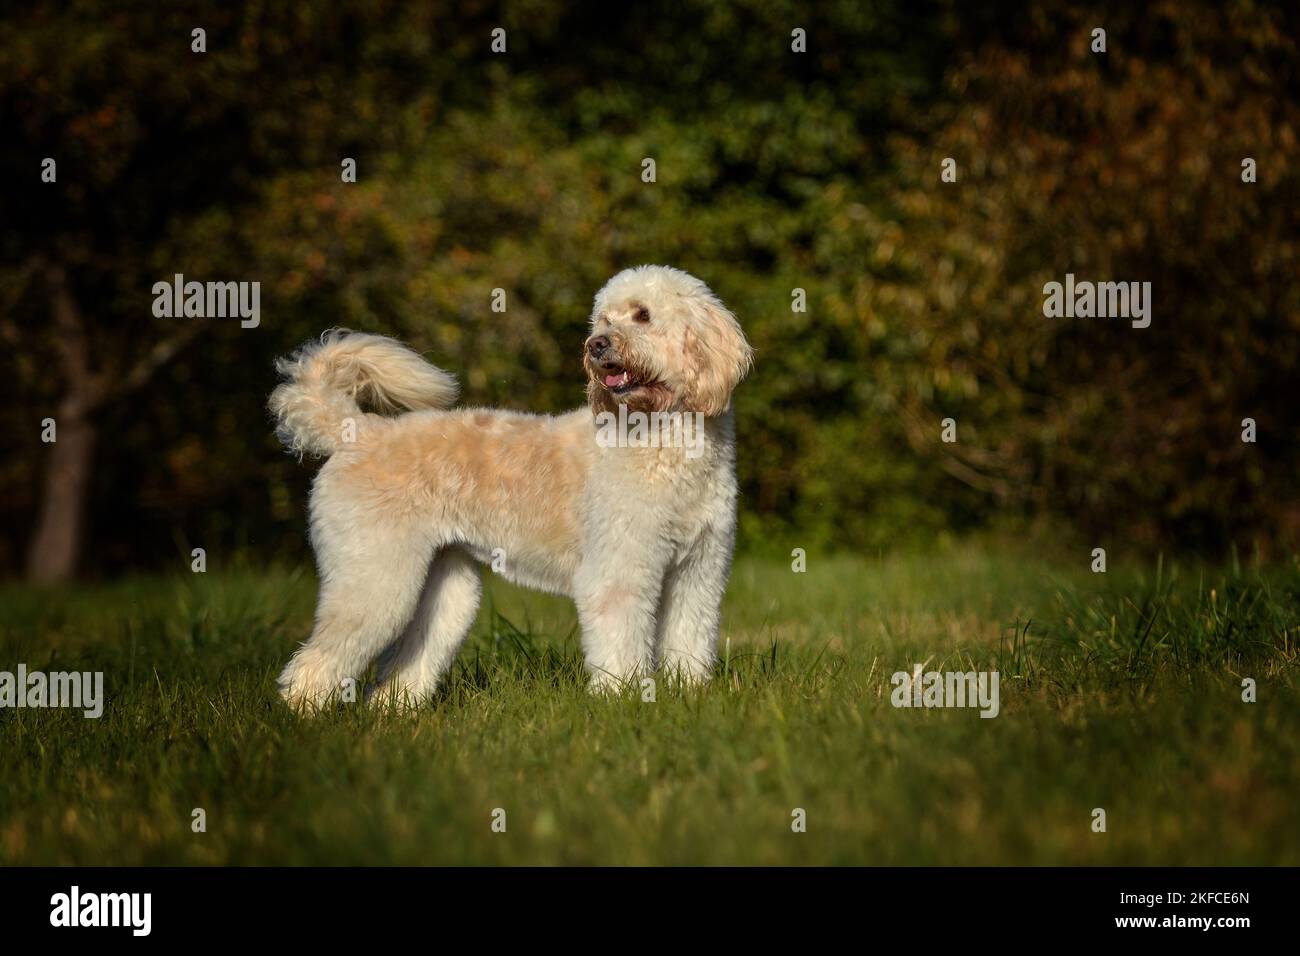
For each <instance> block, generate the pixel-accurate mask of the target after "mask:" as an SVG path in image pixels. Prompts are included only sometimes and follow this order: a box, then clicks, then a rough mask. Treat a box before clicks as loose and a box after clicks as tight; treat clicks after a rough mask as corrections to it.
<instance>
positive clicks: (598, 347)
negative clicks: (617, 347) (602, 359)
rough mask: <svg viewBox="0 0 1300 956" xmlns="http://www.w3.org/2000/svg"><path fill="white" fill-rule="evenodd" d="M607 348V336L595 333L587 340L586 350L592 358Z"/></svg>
mask: <svg viewBox="0 0 1300 956" xmlns="http://www.w3.org/2000/svg"><path fill="white" fill-rule="evenodd" d="M607 348H609V336H606V335H597V336H596V337H595V338H590V339H588V340H587V351H588V352H589V353H591V357H592V358H598V357H599V356H600V353H601V352H603V351H605V349H607Z"/></svg>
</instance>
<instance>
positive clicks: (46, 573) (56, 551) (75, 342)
mask: <svg viewBox="0 0 1300 956" xmlns="http://www.w3.org/2000/svg"><path fill="white" fill-rule="evenodd" d="M45 278H46V283H47V285H48V288H49V294H50V311H51V314H52V318H53V320H54V321H53V326H54V334H55V342H56V347H57V349H58V354H59V360H60V361H59V364H60V365H61V367H62V370H63V377H64V387H65V391H64V395H63V400H62V401H60V402H59V407H58V410H57V412H56V414H55V419H54V428H55V434H54V441H53V442H52V443H51V444H50V446H49V458H48V460H47V462H46V465H45V480H44V482H43V484H42V488H41V503H40V508H39V510H38V512H37V517H36V530H35V531H34V532H33V534H32V540H31V546H30V548H29V549H28V552H27V577H28V578H29V579H30V580H32V581H36V582H40V583H52V582H57V581H65V580H67V579H68V578H70V577H72V575H73V574H74V573H76V570H77V561H78V559H79V558H80V557H81V546H82V537H83V534H84V531H85V521H86V498H87V495H88V492H89V489H90V476H91V468H92V467H93V462H94V455H95V425H94V421H93V419H92V415H93V414H94V410H95V407H96V405H97V404H98V400H99V394H98V393H99V391H100V388H101V383H100V381H99V380H98V379H97V378H96V376H95V375H94V373H93V372H92V371H91V368H90V345H89V343H88V342H87V340H86V330H85V326H84V325H83V324H82V320H81V312H80V310H79V309H78V308H77V303H76V300H75V299H74V298H73V296H72V292H71V290H70V289H69V288H68V282H67V276H66V274H65V273H64V270H63V267H62V266H60V265H48V266H46V268H45Z"/></svg>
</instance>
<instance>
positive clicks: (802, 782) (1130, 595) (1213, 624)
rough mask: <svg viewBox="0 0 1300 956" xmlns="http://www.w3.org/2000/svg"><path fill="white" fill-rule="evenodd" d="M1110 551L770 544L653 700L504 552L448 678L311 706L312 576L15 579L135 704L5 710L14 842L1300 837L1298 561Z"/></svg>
mask: <svg viewBox="0 0 1300 956" xmlns="http://www.w3.org/2000/svg"><path fill="white" fill-rule="evenodd" d="M1089 560H1090V559H1089V558H1088V557H1086V556H1085V557H1084V558H1082V559H1080V560H1079V562H1078V563H1077V566H1074V567H1067V566H1065V565H1063V564H1060V563H1053V562H1047V563H1044V562H1043V561H1041V560H1039V559H1036V558H1033V557H1031V556H1028V555H1026V554H1025V553H1023V552H1019V551H1017V550H1015V549H1011V550H1006V549H1002V548H998V547H994V546H979V545H965V546H961V547H956V548H952V549H947V550H944V551H941V552H936V553H933V554H927V555H915V556H909V555H897V556H893V557H885V558H880V559H871V560H868V559H859V558H848V557H840V558H828V557H820V556H818V555H816V554H813V555H811V556H810V559H809V567H808V571H807V572H806V573H804V574H794V573H792V572H791V570H790V568H789V566H788V565H786V564H780V563H765V562H761V561H756V560H745V559H743V558H742V559H741V560H740V561H739V562H738V564H737V567H736V571H735V573H734V575H733V579H732V585H731V588H730V591H729V593H728V596H727V608H726V615H725V627H724V634H725V636H726V639H727V645H726V646H725V648H723V649H722V655H723V660H722V662H721V663H720V666H719V669H718V673H717V677H716V678H715V680H714V682H713V683H712V684H711V685H710V686H709V687H708V688H707V689H705V690H703V691H698V692H678V691H676V690H674V689H672V688H671V687H668V686H663V685H661V686H660V687H659V688H658V690H657V700H656V701H655V702H653V703H648V702H642V700H641V695H640V693H639V692H636V691H632V692H629V693H628V694H627V695H625V696H624V697H623V698H616V699H599V698H593V697H592V696H590V695H588V694H587V693H586V692H585V690H584V687H583V680H582V671H581V657H580V654H579V650H578V642H577V629H576V622H575V617H574V613H573V611H572V608H571V606H570V605H568V604H567V603H566V602H563V601H560V600H558V599H553V598H548V597H544V596H539V595H533V594H528V593H525V592H522V591H519V590H517V589H514V588H512V587H510V586H508V585H505V584H502V583H501V582H500V581H497V580H492V581H490V584H489V589H488V598H487V600H486V601H485V605H484V609H483V612H482V613H481V614H480V618H479V621H478V623H477V624H476V626H475V631H474V635H473V637H472V639H471V642H470V644H469V645H468V646H467V648H466V649H465V650H464V651H463V652H462V654H461V657H460V659H459V661H458V664H457V667H456V670H455V673H454V675H453V678H452V680H451V681H450V683H449V686H448V688H447V690H446V693H445V694H444V695H443V696H442V697H441V698H440V699H439V700H438V702H437V703H436V704H435V705H434V706H431V707H428V708H426V709H424V710H423V711H421V712H419V713H415V714H399V715H394V714H385V713H383V712H381V711H378V710H373V709H372V710H367V709H365V708H363V707H357V706H354V707H349V708H344V709H341V710H340V711H338V712H336V713H330V714H328V715H325V716H323V717H320V718H318V719H315V720H302V719H298V718H295V717H294V716H292V715H290V714H289V713H288V712H287V711H286V710H285V709H284V708H283V707H282V706H281V705H280V703H279V701H278V698H277V697H276V696H275V694H274V676H275V674H276V673H277V671H278V669H279V668H280V667H281V666H282V665H283V663H284V661H285V659H286V658H287V656H288V654H289V653H290V651H291V650H292V648H293V646H294V645H295V644H296V642H298V641H300V640H302V639H303V638H305V637H306V635H307V633H308V630H309V627H310V620H311V611H312V605H313V600H314V596H315V595H314V582H313V580H312V578H311V576H310V575H309V574H307V573H304V572H301V571H288V570H283V569H282V570H265V569H256V570H254V569H249V570H243V571H230V572H227V573H208V574H205V575H192V576H186V577H184V578H170V579H162V578H132V579H129V580H124V581H121V582H118V583H115V584H110V585H104V586H90V587H84V588H77V589H73V590H70V591H67V592H53V593H52V592H41V591H33V590H28V589H23V588H19V587H10V588H7V589H5V590H4V591H3V593H0V603H2V606H3V610H2V611H0V670H10V671H12V670H14V669H16V665H17V663H18V662H20V661H21V662H23V663H25V664H27V666H28V668H29V669H32V670H38V669H39V670H60V669H77V670H102V671H104V672H105V684H106V690H107V694H108V698H109V700H108V705H107V707H106V710H105V713H104V715H103V717H102V718H101V719H99V720H86V719H84V718H82V717H81V716H80V712H72V711H67V710H30V709H25V710H3V711H0V863H5V864H73V863H75V864H272V863H276V864H306V863H324V864H350V863H358V864H504V863H524V864H539V863H583V864H585V863H604V864H693V863H708V864H715V863H716V864H771V863H793V864H859V863H864V864H1061V863H1067V864H1083V865H1093V864H1121V865H1123V864H1226V865H1236V864H1289V865H1296V864H1298V863H1300V801H1297V800H1296V793H1297V792H1300V706H1297V705H1300V694H1298V693H1297V680H1296V675H1297V668H1296V663H1297V639H1298V638H1300V600H1297V598H1298V597H1300V568H1298V567H1297V564H1296V563H1295V562H1291V563H1286V564H1279V565H1274V566H1268V567H1263V568H1249V569H1241V568H1237V567H1232V566H1230V567H1226V568H1222V569H1209V568H1206V569H1201V568H1190V567H1174V566H1171V565H1168V564H1166V565H1165V566H1163V567H1162V566H1160V565H1153V566H1151V567H1149V568H1115V567H1112V569H1111V571H1110V573H1108V574H1105V575H1094V574H1092V573H1090V572H1089V570H1088V562H1089ZM917 662H922V663H925V666H926V669H928V670H971V669H973V670H997V671H998V672H999V674H1000V675H1001V711H1000V714H999V715H998V716H997V717H996V718H995V719H981V718H980V717H979V716H978V715H977V713H976V712H974V711H972V710H955V709H947V710H933V709H931V710H923V709H922V710H917V709H898V708H895V707H893V706H891V703H890V692H891V690H892V688H891V685H890V675H891V674H892V673H893V672H895V671H900V670H908V671H910V669H911V667H912V665H913V664H914V663H917ZM1244 677H1250V678H1253V679H1254V680H1255V681H1257V685H1258V690H1257V693H1258V702H1256V703H1244V702H1243V701H1242V679H1243V678H1244ZM1098 807H1100V808H1103V809H1104V810H1105V811H1106V823H1107V829H1106V832H1105V833H1095V832H1093V829H1092V823H1093V809H1094V808H1098ZM195 808H202V809H203V810H204V811H205V812H206V824H207V829H206V832H202V833H195V832H193V830H192V827H191V821H192V812H193V810H194V809H195ZM496 808H502V809H504V810H505V812H506V832H505V833H494V832H493V830H492V827H491V824H492V814H493V811H494V809H496ZM795 808H802V809H803V810H805V811H806V814H807V832H805V833H794V832H792V830H791V820H792V811H793V810H794V809H795Z"/></svg>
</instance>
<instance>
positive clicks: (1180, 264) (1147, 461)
mask: <svg viewBox="0 0 1300 956" xmlns="http://www.w3.org/2000/svg"><path fill="white" fill-rule="evenodd" d="M618 6H619V5H616V4H608V3H574V4H561V3H554V2H547V0H522V2H506V3H502V4H490V3H477V2H465V3H458V4H455V5H452V4H447V3H412V4H405V3H396V2H346V0H345V2H334V3H330V4H302V5H291V4H262V3H249V4H241V3H230V4H223V5H216V4H209V5H192V4H187V3H168V4H166V5H144V4H138V5H137V4H125V5H124V4H121V3H120V2H112V3H110V2H82V3H67V4H62V3H61V4H55V3H46V2H36V3H31V4H25V5H22V6H21V9H20V8H19V5H11V6H9V7H7V8H6V10H5V12H4V13H3V14H0V24H2V27H0V32H2V33H3V35H4V37H5V40H4V43H3V45H2V46H0V129H3V130H4V139H5V144H4V148H3V154H2V160H0V161H2V163H3V166H2V169H3V182H4V187H5V188H4V190H3V192H2V194H0V195H2V198H0V223H2V224H3V228H2V229H0V250H2V256H0V344H2V345H3V347H2V348H0V381H3V383H4V401H3V402H0V441H2V442H3V459H2V462H3V463H2V465H0V529H3V530H2V532H0V535H2V536H0V575H3V576H6V577H11V578H16V577H24V576H25V577H29V578H32V579H36V580H45V581H57V580H62V579H67V578H70V577H72V576H74V575H81V576H86V577H106V576H112V575H118V574H121V573H124V572H127V571H131V570H137V569H160V568H172V569H175V568H177V567H188V562H189V551H190V548H192V547H203V548H205V549H206V550H207V553H208V561H209V566H210V567H212V566H214V565H217V564H222V563H228V562H229V561H231V560H233V559H234V558H235V557H236V556H238V557H239V558H240V559H241V560H242V559H246V560H251V561H277V560H306V559H307V549H306V542H305V540H304V530H305V519H304V514H305V503H306V493H307V489H308V486H309V482H310V478H311V475H312V472H313V469H312V468H311V467H309V466H308V467H304V466H300V465H299V464H298V463H297V462H296V461H295V460H294V459H293V458H291V457H290V456H289V455H287V454H285V453H284V452H283V450H282V449H281V448H280V446H279V445H278V444H277V443H276V441H275V439H274V436H273V435H272V430H271V427H270V423H269V420H268V417H267V414H266V412H265V400H266V396H267V394H268V393H269V392H270V390H271V388H272V387H273V386H274V384H275V376H274V372H273V368H272V362H273V360H274V358H275V357H276V356H277V355H280V354H283V353H285V352H287V351H289V350H291V349H292V348H294V347H295V346H296V345H298V344H299V343H300V342H302V341H303V340H305V339H307V338H309V337H311V336H314V335H318V334H319V333H320V332H321V331H322V330H324V329H326V328H329V327H332V326H338V325H342V326H347V327H352V328H358V329H366V330H371V331H378V332H383V333H387V334H392V335H396V336H398V337H401V338H403V339H405V340H407V341H409V342H411V343H412V344H413V345H414V346H415V347H416V348H418V349H420V350H422V351H425V352H426V353H427V354H428V356H429V358H430V359H431V360H433V361H435V362H436V363H437V364H439V365H441V366H443V367H445V368H446V369H448V370H449V371H451V372H452V373H453V374H455V375H456V376H457V378H458V379H459V380H460V381H461V383H462V387H463V395H464V398H465V399H466V400H467V401H469V402H472V403H481V404H490V405H500V406H507V407H512V408H518V409H528V410H535V411H560V410H564V409H568V408H571V407H575V406H576V405H578V404H580V403H581V402H582V393H583V389H582V375H581V371H580V362H579V355H580V346H581V342H582V339H583V335H584V326H585V320H586V317H587V311H588V308H589V305H590V301H591V297H592V295H593V294H594V292H595V291H596V290H597V288H599V286H600V285H601V284H602V283H603V282H604V281H605V280H606V279H607V278H608V277H609V276H610V275H611V274H612V273H614V272H615V271H617V270H618V269H621V268H623V267H626V266H629V265H634V264H639V263H643V262H657V263H668V264H673V265H677V266H680V267H682V268H685V269H687V270H689V271H691V272H693V273H695V274H697V275H699V276H700V277H701V278H702V279H704V280H705V281H706V282H708V283H709V284H710V285H711V286H712V287H713V288H714V289H715V290H716V291H717V292H718V294H719V295H720V296H721V297H722V298H723V299H724V301H726V302H727V303H728V304H729V305H730V306H731V307H732V308H733V310H734V311H735V312H736V313H737V315H738V316H739V317H740V319H741V321H742V322H743V323H744V325H745V327H746V329H747V331H748V334H749V336H750V339H751V341H752V343H753V344H754V345H755V347H756V348H757V350H758V354H757V364H756V367H755V372H754V374H753V376H752V377H751V379H750V380H748V381H747V382H746V383H745V384H744V385H743V386H742V388H741V389H740V391H739V392H738V394H737V413H738V416H739V429H740V432H741V435H742V442H741V446H740V449H741V450H740V460H739V468H740V474H741V480H742V488H743V501H742V506H741V507H742V540H741V542H740V547H741V548H742V549H749V550H751V551H755V552H763V551H771V552H776V551H778V550H783V551H785V552H786V553H787V554H788V549H789V548H790V547H792V546H801V547H805V548H821V549H829V550H841V551H872V552H875V551H878V550H881V549H887V548H898V547H908V546H912V545H916V544H923V543H926V542H932V541H934V540H935V539H937V538H949V537H958V536H963V535H970V534H979V533H984V532H989V531H993V532H997V533H1010V534H1016V535H1021V536H1025V537H1037V538H1042V539H1051V540H1054V541H1061V540H1068V539H1074V538H1078V539H1079V540H1084V541H1092V542H1096V541H1103V540H1104V541H1108V542H1114V541H1122V542H1123V545H1124V546H1125V547H1126V548H1128V549H1130V550H1141V551H1148V552H1156V551H1163V552H1170V551H1173V552H1179V553H1183V552H1189V553H1202V554H1208V555H1218V554H1222V553H1224V552H1225V551H1226V550H1227V549H1228V548H1230V547H1233V546H1236V547H1238V548H1247V549H1251V550H1253V551H1256V552H1259V553H1263V554H1266V555H1277V554H1282V553H1285V552H1286V551H1287V549H1289V548H1292V547H1294V545H1295V543H1296V541H1297V538H1300V499H1297V496H1296V485H1297V466H1298V465H1300V451H1298V449H1300V443H1298V442H1300V400H1298V397H1300V388H1297V379H1296V373H1297V360H1298V358H1300V336H1298V335H1297V333H1300V268H1298V266H1300V247H1298V245H1297V244H1298V243H1300V203H1298V202H1297V199H1298V198H1300V195H1298V192H1300V190H1298V184H1300V165H1298V162H1297V161H1298V160H1300V156H1298V155H1297V131H1298V130H1300V75H1298V69H1300V56H1297V48H1296V46H1297V37H1300V8H1297V6H1296V5H1295V4H1294V3H1288V4H1278V5H1276V6H1274V5H1268V4H1260V3H1251V2H1244V0H1234V2H1226V3H1215V4H1206V5H1200V4H1185V3H1178V4H1175V3H1159V2H1157V3H1151V4H1139V5H1135V4H1128V3H1110V4H1087V3H1083V4H1078V3H1075V4H1066V3H1054V2H1042V3H1024V4H999V5H995V8H994V9H980V8H982V7H984V6H985V5H982V4H965V3H959V2H928V3H927V2H917V0H898V2H893V0H862V2H824V3H786V2H758V0H754V2H740V3H727V4H719V3H712V2H703V0H701V2H686V3H677V4H671V5H668V4H664V5H655V7H656V8H655V9H650V8H648V7H647V8H644V9H640V10H637V11H630V10H621V9H617V8H618ZM497 27H502V28H504V29H505V30H506V31H507V33H506V38H507V39H506V42H507V52H506V53H505V54H493V53H492V52H491V49H490V44H491V34H492V31H493V29H495V28H497ZM1096 27H1102V28H1104V29H1105V30H1106V42H1107V52H1106V53H1105V54H1096V53H1093V52H1091V50H1090V48H1089V47H1090V42H1091V32H1092V30H1093V29H1094V28H1096ZM195 28H203V29H204V30H205V31H206V47H207V52H206V53H201V54H200V53H195V52H192V51H191V43H192V39H191V31H192V30H194V29H195ZM796 28H800V29H803V30H805V31H806V34H807V52H806V53H795V52H792V50H791V43H792V36H791V32H792V30H794V29H796ZM45 157H52V158H54V159H56V161H57V182H56V183H42V182H41V178H40V176H41V164H42V160H43V159H44V158H45ZM345 157H351V158H354V159H355V160H356V163H357V174H358V181H357V182H356V183H355V184H345V183H343V182H341V178H340V171H341V169H340V163H341V162H342V160H343V159H344V158H345ZM647 157H649V158H653V159H654V160H655V162H656V173H657V181H656V182H655V183H652V184H650V183H645V182H643V181H642V178H641V171H642V160H643V159H645V158H647ZM946 157H952V158H954V159H955V160H956V163H957V173H958V181H957V182H956V183H943V182H941V180H940V172H941V163H942V162H943V160H944V159H945V158H946ZM1247 157H1250V158H1253V159H1254V160H1255V161H1256V163H1257V169H1258V173H1257V182H1254V183H1244V182H1243V181H1242V175H1241V173H1242V161H1243V159H1244V158H1247ZM1067 272H1073V273H1074V274H1075V275H1076V276H1077V277H1079V278H1080V279H1091V280H1117V281H1119V280H1123V281H1149V282H1151V283H1152V286H1153V302H1154V306H1153V312H1152V322H1151V326H1150V328H1148V329H1145V330H1138V329H1132V328H1130V327H1129V323H1128V322H1127V321H1122V320H1116V319H1098V318H1092V319H1046V318H1044V317H1043V314H1042V302H1043V297H1042V287H1043V284H1044V283H1045V282H1048V281H1052V280H1056V281H1061V280H1062V279H1063V277H1064V275H1065V273H1067ZM175 273H183V274H184V275H185V277H186V279H187V280H192V279H197V280H200V281H209V280H211V281H249V282H251V281H258V282H260V283H261V323H260V326H259V327H258V328H255V329H243V328H241V327H240V323H239V320H238V319H208V320H200V319H184V318H180V319H161V318H155V317H154V315H153V312H152V306H153V299H154V296H153V293H152V286H153V284H154V283H155V282H158V281H160V280H164V281H170V279H171V277H172V276H173V275H174V274H175ZM496 288H501V289H504V290H505V292H506V296H507V303H508V309H507V311H506V312H505V313H494V312H493V311H492V310H491V302H492V290H493V289H496ZM795 289H803V290H805V292H806V301H807V309H806V311H804V312H797V311H793V310H792V302H793V298H792V291H793V290H795ZM1247 417H1249V418H1253V419H1255V421H1256V422H1257V429H1258V441H1257V443H1255V444H1247V443H1243V441H1242V440H1241V432H1242V427H1241V422H1242V419H1243V418H1247ZM45 418H54V419H55V420H56V421H57V428H58V432H57V435H58V441H57V442H56V443H54V444H45V443H43V442H42V441H41V432H42V425H41V422H42V420H43V419H45ZM945 418H953V419H955V420H956V422H957V428H958V438H959V440H958V441H957V442H956V443H951V444H949V443H944V442H941V441H940V432H941V427H942V426H941V422H942V420H943V419H945Z"/></svg>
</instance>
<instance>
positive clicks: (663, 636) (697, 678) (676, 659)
mask: <svg viewBox="0 0 1300 956" xmlns="http://www.w3.org/2000/svg"><path fill="white" fill-rule="evenodd" d="M734 537H735V535H734V531H733V530H732V528H731V527H730V526H728V527H726V528H724V529H720V530H717V531H715V532H712V533H710V534H707V535H705V536H704V537H703V538H701V540H700V542H699V543H698V544H697V545H696V547H695V549H694V550H693V551H691V552H690V553H689V554H688V555H686V556H685V557H684V558H683V559H682V560H681V561H679V562H678V563H676V564H674V565H673V567H672V568H671V569H670V570H669V572H668V576H667V578H666V579H665V581H664V593H663V598H662V600H661V602H660V606H659V621H658V644H659V663H660V665H661V666H662V667H663V670H664V673H665V675H666V676H668V677H672V678H677V679H680V680H682V681H685V682H686V683H688V684H702V683H704V682H705V681H707V680H708V679H709V677H710V675H711V674H712V672H713V662H714V660H715V659H716V657H717V647H718V629H719V626H720V623H721V618H722V595H723V593H724V592H725V591H726V588H727V576H728V574H729V573H730V571H731V549H732V542H733V540H734Z"/></svg>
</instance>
